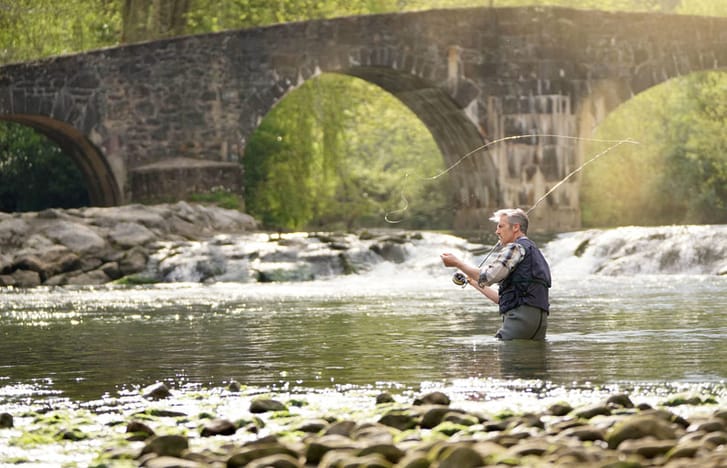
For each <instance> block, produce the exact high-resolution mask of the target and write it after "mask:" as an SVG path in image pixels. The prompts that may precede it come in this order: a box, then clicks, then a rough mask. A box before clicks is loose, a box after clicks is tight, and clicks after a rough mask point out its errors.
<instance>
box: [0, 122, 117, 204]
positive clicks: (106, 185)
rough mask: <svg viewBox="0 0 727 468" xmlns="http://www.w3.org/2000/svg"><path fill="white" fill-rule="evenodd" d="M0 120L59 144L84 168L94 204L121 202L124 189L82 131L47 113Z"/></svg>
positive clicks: (78, 165)
mask: <svg viewBox="0 0 727 468" xmlns="http://www.w3.org/2000/svg"><path fill="white" fill-rule="evenodd" d="M0 120H4V121H7V122H14V123H17V124H21V125H25V126H28V127H31V128H33V129H35V130H36V131H38V132H39V133H41V134H43V135H44V136H46V137H47V138H48V139H50V140H51V141H53V142H54V143H56V144H57V145H58V146H59V147H60V148H61V150H63V152H64V154H66V155H68V156H69V157H70V158H71V160H72V161H73V163H74V164H75V165H76V166H77V167H78V169H79V170H80V171H81V174H82V176H83V180H84V183H85V186H86V190H87V191H88V197H89V201H90V203H91V205H93V206H115V205H120V204H121V203H122V201H123V200H122V197H121V192H120V191H119V187H118V185H117V183H116V180H115V179H114V176H113V173H112V171H111V168H110V167H109V165H108V163H107V162H106V159H105V158H104V155H103V154H102V153H101V151H99V149H98V148H97V147H96V146H94V145H93V143H91V142H90V141H89V140H88V138H86V137H85V136H84V135H83V134H82V133H81V132H80V131H78V130H77V129H75V128H73V127H72V126H70V125H68V124H67V123H65V122H62V121H60V120H56V119H53V118H50V117H47V116H44V115H32V114H10V115H0Z"/></svg>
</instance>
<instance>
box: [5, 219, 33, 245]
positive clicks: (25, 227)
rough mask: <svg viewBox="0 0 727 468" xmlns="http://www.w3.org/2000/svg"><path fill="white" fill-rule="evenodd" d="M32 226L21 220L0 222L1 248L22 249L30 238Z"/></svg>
mask: <svg viewBox="0 0 727 468" xmlns="http://www.w3.org/2000/svg"><path fill="white" fill-rule="evenodd" d="M29 233H30V224H28V222H27V221H25V220H24V219H21V218H6V219H2V220H0V246H8V247H20V246H21V245H23V243H24V242H25V240H26V239H27V238H28V234H29Z"/></svg>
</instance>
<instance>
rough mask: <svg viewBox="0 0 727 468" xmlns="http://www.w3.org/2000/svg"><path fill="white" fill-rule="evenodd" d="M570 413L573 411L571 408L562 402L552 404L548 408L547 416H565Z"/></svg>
mask: <svg viewBox="0 0 727 468" xmlns="http://www.w3.org/2000/svg"><path fill="white" fill-rule="evenodd" d="M571 411H573V407H572V406H571V405H569V404H568V403H563V402H559V403H554V404H552V405H550V407H549V408H548V414H552V415H553V416H565V415H566V414H568V413H570V412H571Z"/></svg>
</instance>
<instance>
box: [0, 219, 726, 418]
mask: <svg viewBox="0 0 727 468" xmlns="http://www.w3.org/2000/svg"><path fill="white" fill-rule="evenodd" d="M725 240H727V226H711V227H710V226H692V227H679V228H677V227H662V228H621V229H616V230H610V231H583V232H578V233H571V234H564V235H561V236H559V237H558V238H556V239H554V240H552V241H550V242H548V243H547V244H546V245H544V252H545V253H546V256H547V258H548V260H549V262H550V263H551V266H552V269H553V288H552V290H551V303H552V314H551V315H550V323H549V329H548V338H547V341H546V342H544V343H532V342H500V341H498V340H496V339H494V338H493V334H494V333H495V331H496V330H497V328H498V325H499V321H500V319H499V316H498V313H497V309H496V306H495V305H494V304H491V303H489V302H488V301H487V300H486V299H485V298H484V297H483V296H480V295H479V294H478V293H477V292H476V291H474V290H473V289H472V288H470V287H466V288H460V287H458V286H456V285H454V284H453V283H452V282H451V276H452V270H449V269H446V268H444V267H443V266H442V265H441V263H440V261H439V258H438V255H439V253H441V252H443V251H455V252H457V253H458V254H460V255H464V256H466V257H469V258H470V260H471V261H472V262H478V261H479V260H480V259H481V257H480V256H477V255H474V254H472V253H471V252H472V251H475V250H476V247H477V246H476V245H471V244H469V243H467V242H466V241H464V240H462V239H458V238H455V237H452V236H447V235H442V234H434V233H425V235H424V237H423V239H420V240H412V241H411V242H410V243H409V244H408V245H406V246H405V247H406V252H407V259H406V261H405V262H403V263H398V264H397V263H390V262H380V263H378V264H376V265H372V267H371V268H370V269H369V270H368V271H366V272H363V273H360V274H354V275H346V276H344V275H338V276H329V277H324V278H321V279H317V280H313V281H301V282H287V283H256V282H237V281H234V282H233V281H227V282H217V283H212V284H200V283H196V282H184V281H176V282H173V283H164V284H156V285H147V286H103V287H78V288H42V287H41V288H36V289H31V290H13V289H4V290H2V291H0V307H2V311H1V312H0V410H1V409H2V408H3V404H4V405H6V407H9V406H10V405H12V404H18V402H23V401H25V402H27V401H30V400H33V401H37V400H42V399H43V398H58V397H62V398H68V399H71V400H77V401H83V400H91V399H95V398H100V397H102V396H104V395H114V394H116V393H117V392H119V391H123V390H124V389H136V388H140V387H143V386H146V385H149V384H152V383H154V382H165V383H167V384H168V385H169V386H170V387H172V388H184V387H185V386H190V385H191V386H194V385H204V386H224V385H226V384H227V383H229V382H230V381H231V380H237V381H239V382H241V383H243V384H245V385H252V386H260V387H264V388H271V389H274V388H290V387H291V386H294V387H299V388H312V389H314V388H318V389H320V388H342V387H345V386H359V387H371V386H374V387H390V388H420V387H422V386H427V385H429V386H437V385H443V386H446V385H457V384H459V385H463V384H464V383H465V382H466V384H465V385H470V384H471V383H472V382H484V381H488V382H512V381H513V380H514V379H525V380H529V381H536V382H544V383H547V384H548V385H560V386H566V385H613V384H617V385H618V384H628V385H632V386H633V385H643V384H668V385H682V384H684V385H692V384H697V385H707V386H710V387H715V386H716V387H720V388H723V386H724V381H725V379H726V378H727V339H726V338H727V314H725V310H727V276H726V275H723V274H717V273H721V272H722V270H723V269H727V260H725V258H726V255H725V244H726V242H725ZM250 247H251V246H250V243H249V242H248V243H247V244H246V248H248V249H249V248H250ZM479 247H483V246H479ZM579 250H580V251H579ZM480 252H481V251H480ZM182 279H183V278H182Z"/></svg>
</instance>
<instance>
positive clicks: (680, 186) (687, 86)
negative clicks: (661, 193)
mask: <svg viewBox="0 0 727 468" xmlns="http://www.w3.org/2000/svg"><path fill="white" fill-rule="evenodd" d="M678 88H679V90H680V92H679V93H675V94H673V95H672V96H671V100H670V102H669V105H670V106H669V107H670V109H669V110H670V111H671V112H670V115H669V117H668V118H664V119H663V128H664V130H665V131H664V133H663V138H664V152H665V163H666V168H667V170H666V171H665V172H664V180H663V181H662V188H664V189H668V190H669V192H667V193H670V194H671V196H673V197H676V198H677V199H678V200H680V202H681V205H682V206H683V221H684V222H687V223H708V224H714V223H725V222H727V97H725V90H727V75H725V74H724V73H699V74H694V75H690V76H688V77H686V78H682V79H679V81H678Z"/></svg>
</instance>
